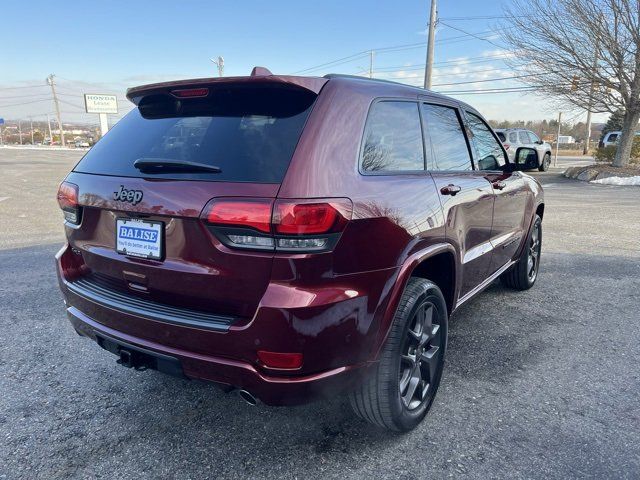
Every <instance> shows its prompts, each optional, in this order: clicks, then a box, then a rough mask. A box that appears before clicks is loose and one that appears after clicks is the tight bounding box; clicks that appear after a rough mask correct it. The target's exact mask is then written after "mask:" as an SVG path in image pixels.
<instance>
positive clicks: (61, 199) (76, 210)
mask: <svg viewBox="0 0 640 480" xmlns="http://www.w3.org/2000/svg"><path fill="white" fill-rule="evenodd" d="M57 198H58V205H60V208H61V209H62V213H63V214H64V219H65V220H66V221H67V222H69V223H74V224H78V223H80V207H79V206H78V186H77V185H75V184H73V183H69V182H62V183H61V184H60V186H59V187H58V195H57Z"/></svg>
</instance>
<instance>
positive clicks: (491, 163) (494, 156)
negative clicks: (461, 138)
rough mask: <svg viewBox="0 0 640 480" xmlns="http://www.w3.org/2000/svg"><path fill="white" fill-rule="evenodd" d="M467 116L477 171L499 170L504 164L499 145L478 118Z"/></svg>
mask: <svg viewBox="0 0 640 480" xmlns="http://www.w3.org/2000/svg"><path fill="white" fill-rule="evenodd" d="M468 116H469V128H470V129H471V132H472V133H473V143H474V144H475V146H476V150H477V151H478V170H500V167H502V166H503V165H504V164H505V163H506V159H505V157H504V152H503V151H502V147H501V146H500V143H498V140H496V137H494V136H493V132H491V129H490V128H489V126H488V125H487V124H486V123H485V122H484V121H483V120H482V119H481V118H480V117H478V116H477V115H474V114H473V113H469V112H468Z"/></svg>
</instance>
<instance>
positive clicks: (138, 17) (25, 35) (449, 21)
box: [0, 0, 580, 121]
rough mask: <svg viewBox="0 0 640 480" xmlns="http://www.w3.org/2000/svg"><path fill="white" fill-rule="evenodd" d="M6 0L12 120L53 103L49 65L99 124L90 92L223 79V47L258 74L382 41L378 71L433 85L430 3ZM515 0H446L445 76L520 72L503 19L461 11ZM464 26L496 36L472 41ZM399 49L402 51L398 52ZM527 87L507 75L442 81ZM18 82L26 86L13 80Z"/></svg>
mask: <svg viewBox="0 0 640 480" xmlns="http://www.w3.org/2000/svg"><path fill="white" fill-rule="evenodd" d="M3 3H4V5H3V6H2V17H1V18H0V31H1V32H2V37H3V41H2V45H3V46H2V47H1V48H0V117H5V118H18V117H26V116H27V115H35V116H41V115H44V114H45V113H50V112H52V111H53V106H52V104H51V101H50V100H49V101H47V100H46V95H47V93H48V92H49V90H48V89H47V87H46V84H45V77H46V76H47V75H48V74H49V73H54V74H56V75H57V77H58V78H57V83H58V86H59V90H60V93H61V97H60V98H61V100H63V101H64V103H63V105H62V109H63V112H64V119H68V120H74V121H75V120H91V121H93V120H95V119H94V118H93V117H94V116H92V115H86V114H82V113H81V106H82V93H83V92H87V93H111V92H114V93H117V94H119V96H120V97H121V98H122V97H123V96H124V92H125V90H126V88H127V87H130V86H134V85H138V84H142V83H149V82H154V81H162V80H169V79H174V78H176V79H177V78H190V77H206V76H212V75H215V74H216V70H215V65H213V64H212V63H211V62H210V60H209V59H210V58H211V57H214V56H217V55H222V56H224V58H225V74H226V75H247V74H248V73H249V72H250V71H251V68H252V67H253V66H254V65H262V66H266V67H268V68H269V69H270V70H271V71H273V72H274V73H282V74H287V73H294V72H297V71H300V70H303V69H308V68H309V67H314V66H317V65H320V64H323V63H326V62H331V61H333V60H336V59H339V58H343V57H348V56H351V55H354V54H357V53H358V52H364V51H368V50H372V49H373V50H374V51H375V54H374V76H376V77H380V78H387V79H395V80H398V81H404V82H407V83H412V84H421V83H422V74H423V72H422V69H421V65H423V64H424V61H425V51H426V47H425V46H422V43H426V35H425V29H426V25H427V20H428V8H429V5H428V3H429V2H428V0H402V1H401V2H399V1H397V0H395V1H375V2H374V1H371V0H370V1H364V0H353V1H345V0H343V1H336V0H324V1H322V2H300V1H298V2H294V1H290V0H287V1H271V2H261V1H253V0H252V1H248V0H246V1H236V2H233V1H212V0H211V1H203V0H183V1H175V0H173V1H166V0H155V1H152V0H146V1H142V0H130V1H127V2H125V1H121V0H112V1H110V2H104V3H98V4H94V3H93V2H87V1H86V0H85V1H65V0H61V1H60V2H55V3H52V2H50V1H43V0H30V1H23V2H18V1H12V2H3ZM503 4H504V2H501V1H497V0H496V1H487V0H485V1H483V2H478V1H473V0H457V1H454V0H448V1H447V0H441V1H440V2H439V6H438V7H439V8H438V10H439V12H438V13H439V17H440V18H441V19H442V22H441V24H440V25H439V27H438V30H437V36H436V38H437V41H438V43H437V44H436V59H435V61H436V70H435V72H434V81H433V83H434V85H439V84H443V83H453V82H464V81H474V80H481V79H483V80H486V79H492V78H502V77H507V76H509V75H513V72H511V71H510V70H509V69H508V68H507V67H506V66H505V64H504V62H503V60H502V58H503V57H504V56H505V55H506V53H505V52H504V51H502V50H501V49H500V48H499V46H496V45H495V43H499V38H498V35H497V34H496V33H494V32H492V30H495V29H496V28H499V25H500V24H499V22H500V21H501V20H500V19H490V18H484V19H474V20H471V21H461V20H457V19H455V18H456V17H463V16H464V17H468V16H493V15H498V16H499V15H501V14H502V13H503ZM94 5H95V6H94ZM448 25H450V26H448ZM456 28H457V29H461V30H464V31H465V32H471V33H474V34H478V35H479V36H480V37H482V38H484V39H485V40H478V39H473V38H472V37H462V38H461V35H463V34H462V33H461V32H460V31H459V30H456ZM395 46H401V48H399V49H389V47H395ZM385 48H386V49H387V50H384V49H385ZM377 50H379V51H377ZM443 62H446V63H444V64H443ZM368 64H369V57H368V54H366V53H364V54H362V55H360V56H357V55H356V56H354V58H351V59H349V60H348V61H345V62H343V63H334V64H332V65H329V66H327V67H323V68H317V69H313V70H307V71H306V72H305V74H309V75H323V74H325V73H328V72H339V73H349V74H363V73H364V71H365V70H366V69H367V68H368ZM518 85H519V84H517V83H515V81H513V80H507V81H501V82H497V81H495V82H494V81H490V82H485V83H477V84H463V85H458V86H441V87H434V89H436V90H440V91H445V92H446V91H459V90H474V89H486V88H497V87H508V86H518ZM18 86H19V87H25V88H19V89H16V88H11V87H18ZM30 86H33V88H29V87H30ZM455 96H458V97H459V98H461V99H463V100H465V101H467V102H469V103H471V104H473V105H475V106H477V107H478V108H480V109H481V111H483V113H485V115H486V116H487V117H489V118H493V119H504V118H507V119H516V118H525V119H528V118H531V119H539V118H543V117H544V118H549V117H552V116H554V115H555V113H553V110H552V106H551V105H549V104H547V103H545V102H540V100H539V99H538V98H536V97H532V96H531V95H524V94H520V93H518V94H500V95H493V94H492V95H486V94H484V95H480V94H474V95H471V94H466V95H461V94H455ZM27 102H30V103H27ZM125 102H126V100H122V101H120V104H121V105H120V106H121V109H122V110H123V111H125V110H127V109H129V108H130V107H129V106H128V105H127V104H126V103H125ZM578 119H580V118H578ZM114 120H115V119H114Z"/></svg>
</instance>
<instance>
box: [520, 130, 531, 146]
mask: <svg viewBox="0 0 640 480" xmlns="http://www.w3.org/2000/svg"><path fill="white" fill-rule="evenodd" d="M518 137H520V143H523V144H525V145H526V144H528V143H533V142H532V141H531V139H530V138H529V134H528V133H527V132H526V131H525V130H520V131H519V132H518Z"/></svg>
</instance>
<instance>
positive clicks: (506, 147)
mask: <svg viewBox="0 0 640 480" xmlns="http://www.w3.org/2000/svg"><path fill="white" fill-rule="evenodd" d="M502 145H503V146H504V149H505V150H509V148H510V147H511V145H509V144H508V143H503V144H502Z"/></svg>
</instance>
